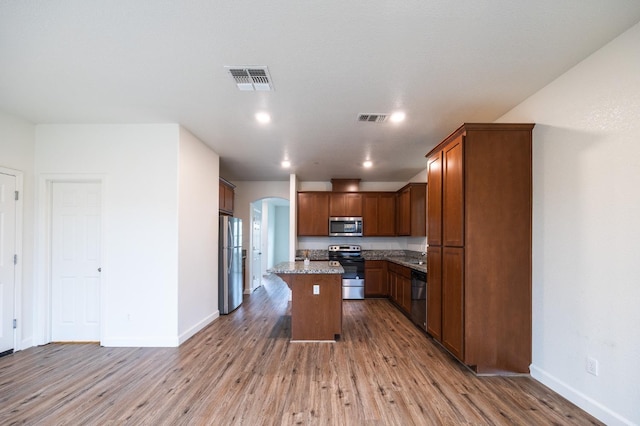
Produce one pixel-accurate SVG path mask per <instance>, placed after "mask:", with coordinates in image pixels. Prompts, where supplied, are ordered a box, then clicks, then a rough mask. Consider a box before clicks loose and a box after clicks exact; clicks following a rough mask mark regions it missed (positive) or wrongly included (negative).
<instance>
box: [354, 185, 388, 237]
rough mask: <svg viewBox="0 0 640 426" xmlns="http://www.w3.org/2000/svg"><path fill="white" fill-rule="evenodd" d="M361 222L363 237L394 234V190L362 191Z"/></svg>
mask: <svg viewBox="0 0 640 426" xmlns="http://www.w3.org/2000/svg"><path fill="white" fill-rule="evenodd" d="M362 197H363V212H362V222H363V223H362V224H363V227H364V230H363V235H364V236H365V237H378V236H380V237H392V236H395V235H396V194H395V192H364V193H362Z"/></svg>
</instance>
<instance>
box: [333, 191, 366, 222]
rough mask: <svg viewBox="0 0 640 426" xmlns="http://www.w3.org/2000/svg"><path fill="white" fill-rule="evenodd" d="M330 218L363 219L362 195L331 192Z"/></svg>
mask: <svg viewBox="0 0 640 426" xmlns="http://www.w3.org/2000/svg"><path fill="white" fill-rule="evenodd" d="M329 216H332V217H336V216H337V217H361V216H362V193H360V192H331V193H330V195H329Z"/></svg>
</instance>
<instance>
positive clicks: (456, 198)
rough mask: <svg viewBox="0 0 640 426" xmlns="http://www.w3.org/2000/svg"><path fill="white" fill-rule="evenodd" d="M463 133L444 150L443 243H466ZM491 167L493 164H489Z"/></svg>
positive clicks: (452, 244) (454, 244)
mask: <svg viewBox="0 0 640 426" xmlns="http://www.w3.org/2000/svg"><path fill="white" fill-rule="evenodd" d="M462 150H463V145H462V135H461V136H459V137H458V138H457V139H455V140H454V141H453V142H451V143H450V144H449V145H447V146H445V147H444V149H443V151H442V166H443V176H442V181H443V183H442V189H443V190H442V233H443V235H442V237H443V240H444V243H443V245H445V246H455V247H462V246H463V245H464V173H463V168H462V167H463V164H462V162H463V158H464V157H463V151H462ZM487 167H491V164H487Z"/></svg>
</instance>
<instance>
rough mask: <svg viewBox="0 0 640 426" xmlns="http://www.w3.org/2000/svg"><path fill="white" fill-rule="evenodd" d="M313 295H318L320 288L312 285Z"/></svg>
mask: <svg viewBox="0 0 640 426" xmlns="http://www.w3.org/2000/svg"><path fill="white" fill-rule="evenodd" d="M313 294H320V286H319V285H318V284H314V285H313Z"/></svg>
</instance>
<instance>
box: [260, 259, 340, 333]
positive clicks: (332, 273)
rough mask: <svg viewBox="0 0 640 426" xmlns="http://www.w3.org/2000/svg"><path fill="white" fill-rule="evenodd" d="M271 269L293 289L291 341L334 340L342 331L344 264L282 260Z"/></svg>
mask: <svg viewBox="0 0 640 426" xmlns="http://www.w3.org/2000/svg"><path fill="white" fill-rule="evenodd" d="M268 272H272V273H274V274H276V275H278V276H279V277H280V278H282V280H283V281H284V282H286V283H287V285H288V286H289V288H290V289H291V340H292V341H310V340H312V341H335V340H336V337H337V336H340V335H341V334H342V274H343V273H344V269H343V268H342V266H340V265H337V266H333V265H331V264H330V263H329V262H326V261H312V262H309V264H308V265H305V264H304V262H282V263H279V264H277V265H276V266H274V267H273V268H271V269H269V271H268Z"/></svg>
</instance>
